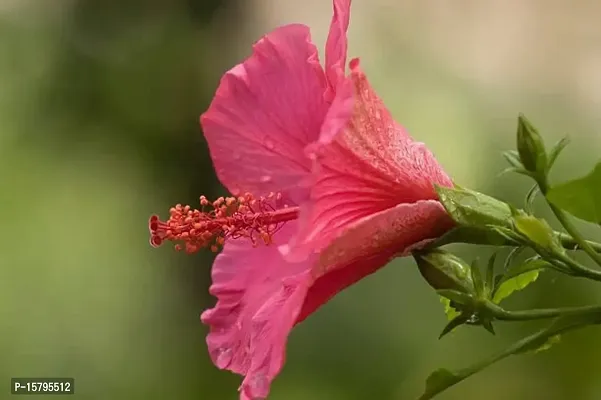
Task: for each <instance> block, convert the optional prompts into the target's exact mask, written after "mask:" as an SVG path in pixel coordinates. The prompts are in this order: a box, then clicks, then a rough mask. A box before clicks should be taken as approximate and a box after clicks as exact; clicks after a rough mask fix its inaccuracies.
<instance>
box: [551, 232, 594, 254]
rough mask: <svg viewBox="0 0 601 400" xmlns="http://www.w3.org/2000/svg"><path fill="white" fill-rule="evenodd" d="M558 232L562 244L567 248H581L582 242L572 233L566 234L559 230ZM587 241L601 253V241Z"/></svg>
mask: <svg viewBox="0 0 601 400" xmlns="http://www.w3.org/2000/svg"><path fill="white" fill-rule="evenodd" d="M557 234H558V235H559V241H560V242H561V245H562V246H563V247H564V248H565V249H566V250H574V249H575V248H580V244H579V243H577V242H576V240H574V238H573V237H571V236H570V235H566V234H565V233H563V232H557ZM585 242H586V243H587V244H588V245H589V247H590V248H591V249H593V250H594V251H595V252H597V253H601V243H597V242H593V241H591V240H585Z"/></svg>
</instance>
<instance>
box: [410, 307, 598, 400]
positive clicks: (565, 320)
mask: <svg viewBox="0 0 601 400" xmlns="http://www.w3.org/2000/svg"><path fill="white" fill-rule="evenodd" d="M596 324H601V308H600V307H595V308H591V309H590V310H589V312H587V313H585V312H582V313H578V314H571V315H562V316H560V317H558V318H556V319H555V320H554V321H553V322H552V323H551V324H550V325H549V326H547V327H546V328H544V329H541V330H540V331H538V332H535V333H533V334H531V335H529V336H526V337H525V338H523V339H521V340H519V341H517V342H515V343H514V344H512V345H511V346H509V347H507V348H506V349H505V350H503V351H501V352H499V353H497V354H494V355H492V356H490V357H488V358H486V359H484V360H482V361H480V362H478V363H476V364H474V365H472V366H470V367H467V368H464V369H461V370H459V371H456V372H450V371H446V370H445V373H444V382H442V383H438V384H435V385H431V387H429V385H428V384H427V385H426V392H425V393H424V394H423V395H422V396H421V397H420V398H419V400H430V399H432V398H433V397H435V396H436V395H438V394H440V393H442V392H443V391H445V390H446V389H448V388H450V387H451V386H454V385H456V384H458V383H459V382H461V381H463V380H465V379H467V378H469V377H470V376H472V375H474V374H475V373H477V372H480V371H482V370H483V369H485V368H487V367H489V366H491V365H492V364H494V363H496V362H498V361H501V360H502V359H504V358H506V357H509V356H511V355H514V354H520V353H525V352H528V351H532V350H537V349H538V348H540V347H541V346H543V345H544V344H545V343H546V342H547V341H548V340H549V339H550V338H551V337H553V336H557V335H559V334H561V333H565V332H567V331H571V330H575V329H579V328H583V327H585V326H589V325H596Z"/></svg>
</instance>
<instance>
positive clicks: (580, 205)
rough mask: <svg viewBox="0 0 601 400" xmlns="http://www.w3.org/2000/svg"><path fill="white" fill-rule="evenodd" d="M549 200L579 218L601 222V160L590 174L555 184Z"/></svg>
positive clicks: (596, 222) (548, 193)
mask: <svg viewBox="0 0 601 400" xmlns="http://www.w3.org/2000/svg"><path fill="white" fill-rule="evenodd" d="M547 200H549V201H550V202H551V203H552V204H553V205H555V206H556V207H559V208H561V209H563V210H565V211H567V212H569V213H570V214H572V215H573V216H575V217H577V218H580V219H583V220H585V221H588V222H593V223H595V224H601V162H599V163H597V165H596V166H595V168H594V169H593V170H592V171H591V172H590V173H589V174H588V175H586V176H584V177H582V178H578V179H574V180H571V181H568V182H565V183H561V184H559V185H556V186H553V187H552V188H551V189H550V190H549V191H548V192H547Z"/></svg>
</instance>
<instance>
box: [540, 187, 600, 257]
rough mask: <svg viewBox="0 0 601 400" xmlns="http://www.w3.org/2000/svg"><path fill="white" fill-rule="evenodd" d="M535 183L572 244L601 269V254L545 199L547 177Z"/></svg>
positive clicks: (562, 212) (565, 216)
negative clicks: (571, 240)
mask: <svg viewBox="0 0 601 400" xmlns="http://www.w3.org/2000/svg"><path fill="white" fill-rule="evenodd" d="M537 183H538V186H539V188H540V191H541V193H542V194H543V195H544V196H545V200H546V201H547V204H549V207H550V208H551V211H553V214H555V217H556V218H557V220H558V221H559V222H560V223H561V225H562V226H563V227H564V228H565V230H566V232H568V234H570V235H571V236H572V238H573V239H574V242H576V244H577V245H578V246H579V247H580V248H582V250H584V252H585V253H586V254H588V256H589V257H590V258H591V259H592V260H593V261H595V263H596V264H597V265H598V266H600V267H601V254H599V253H597V252H596V251H595V250H594V249H593V248H592V247H591V245H590V244H589V242H587V241H586V240H585V239H584V237H583V236H582V235H581V234H580V232H578V229H576V227H575V226H574V224H573V223H572V221H570V218H569V217H568V215H567V214H566V213H565V212H564V211H563V210H562V209H560V208H559V207H555V205H553V204H552V203H551V202H550V201H549V200H548V199H547V192H548V191H549V183H548V182H547V177H546V176H544V177H540V178H539V179H537Z"/></svg>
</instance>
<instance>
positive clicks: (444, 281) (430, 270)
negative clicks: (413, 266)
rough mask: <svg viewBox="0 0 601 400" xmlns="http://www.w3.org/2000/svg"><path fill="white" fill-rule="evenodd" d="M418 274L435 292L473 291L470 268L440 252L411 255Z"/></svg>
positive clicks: (445, 252) (459, 260) (458, 259)
mask: <svg viewBox="0 0 601 400" xmlns="http://www.w3.org/2000/svg"><path fill="white" fill-rule="evenodd" d="M413 258H414V259H415V261H416V262H417V266H418V268H419V272H420V273H421V274H422V276H423V277H424V279H425V280H426V281H427V282H428V284H429V285H430V286H431V287H432V288H433V289H435V290H444V289H450V290H456V291H459V292H464V293H472V292H473V291H474V283H473V281H472V278H471V274H470V266H469V265H467V264H466V263H465V262H464V261H463V260H461V259H460V258H459V257H456V256H455V255H453V254H451V253H449V252H447V251H444V250H441V249H434V250H428V251H418V252H414V253H413Z"/></svg>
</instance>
